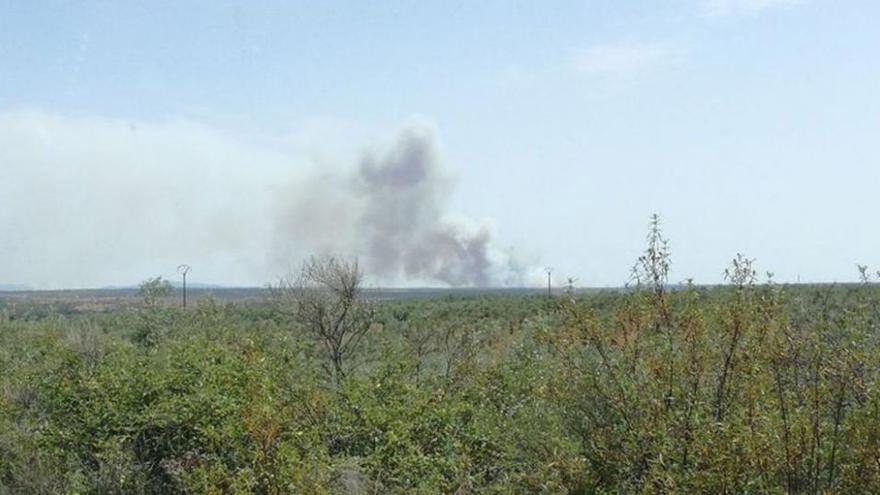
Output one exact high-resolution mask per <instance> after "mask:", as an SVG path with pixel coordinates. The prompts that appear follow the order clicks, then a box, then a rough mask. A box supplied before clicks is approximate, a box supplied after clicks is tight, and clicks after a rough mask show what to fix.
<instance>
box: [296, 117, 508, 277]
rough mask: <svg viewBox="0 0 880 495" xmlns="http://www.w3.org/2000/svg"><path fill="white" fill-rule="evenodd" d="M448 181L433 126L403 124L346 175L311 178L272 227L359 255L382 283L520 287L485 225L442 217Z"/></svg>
mask: <svg viewBox="0 0 880 495" xmlns="http://www.w3.org/2000/svg"><path fill="white" fill-rule="evenodd" d="M316 185H317V187H316ZM452 186H453V181H452V180H451V179H450V178H449V177H448V176H447V175H446V174H445V173H444V171H443V169H442V167H441V161H440V158H439V151H438V146H437V142H436V139H435V137H434V133H433V131H432V130H431V129H430V128H429V127H427V126H424V125H418V124H416V125H411V126H409V127H407V128H405V129H403V130H401V131H400V132H399V134H398V135H397V136H396V138H395V139H394V141H393V142H392V143H391V144H390V146H388V148H387V149H385V150H384V151H379V152H376V151H368V152H364V153H363V155H362V156H361V157H360V160H359V163H358V164H357V167H356V168H355V169H354V170H353V171H352V172H351V173H350V175H349V176H347V177H336V178H330V177H323V178H319V179H315V180H313V181H311V183H310V184H309V185H308V190H307V191H303V192H302V193H300V194H299V195H298V197H297V198H296V200H295V201H294V203H293V204H292V205H291V206H290V208H291V211H292V212H294V213H292V214H287V215H282V217H281V218H282V220H283V221H282V223H281V224H280V225H279V228H280V229H281V230H282V231H285V232H289V233H291V232H300V233H303V236H304V237H305V238H306V239H307V240H306V242H308V243H310V244H311V245H312V246H313V247H314V248H315V249H314V250H316V251H319V252H320V251H324V252H332V251H334V250H335V251H340V250H341V251H343V252H345V253H350V254H354V255H357V256H360V257H361V259H362V261H363V262H364V265H365V268H366V270H367V273H369V274H372V275H374V276H378V277H381V278H384V279H386V280H394V281H410V282H412V281H416V282H422V283H437V282H441V283H443V284H448V285H450V286H473V287H485V286H489V285H519V284H522V283H523V269H522V268H521V266H522V264H521V263H519V262H517V261H516V260H515V259H514V257H513V256H511V255H510V253H509V252H507V251H506V250H504V249H501V248H499V247H498V246H497V244H496V243H495V242H493V236H492V231H491V229H490V227H489V226H488V225H485V224H477V223H474V222H472V221H468V220H467V219H453V218H452V217H450V216H449V215H448V213H447V207H448V203H449V197H450V194H451V193H452V189H453V188H452ZM316 215H319V216H317V217H316ZM328 229H329V230H328ZM316 241H317V242H316Z"/></svg>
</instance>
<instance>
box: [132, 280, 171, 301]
mask: <svg viewBox="0 0 880 495" xmlns="http://www.w3.org/2000/svg"><path fill="white" fill-rule="evenodd" d="M139 288H140V295H141V296H142V297H143V298H144V302H146V303H147V306H150V307H153V306H156V304H157V303H158V302H159V300H160V299H162V298H164V297H168V296H170V295H171V293H172V292H174V287H173V286H172V285H171V282H169V281H167V280H165V279H163V278H162V277H161V276H159V277H155V278H148V279H146V280H144V281H143V282H141V285H140V286H139Z"/></svg>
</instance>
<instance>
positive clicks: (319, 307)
mask: <svg viewBox="0 0 880 495" xmlns="http://www.w3.org/2000/svg"><path fill="white" fill-rule="evenodd" d="M666 259H667V258H666V254H665V253H664V251H663V249H662V248H661V247H658V246H656V245H655V246H653V247H649V249H648V251H647V252H646V255H645V257H643V258H642V259H641V260H640V265H639V266H638V267H637V268H638V269H637V278H636V280H637V281H638V283H636V284H634V285H633V286H632V287H630V288H629V289H626V290H617V291H598V292H593V293H589V294H556V295H554V296H553V297H548V296H547V295H541V294H535V293H522V294H517V293H510V294H503V295H491V294H465V295H447V296H443V297H419V298H405V299H387V300H376V299H372V300H371V299H369V298H363V297H361V293H360V292H359V291H358V290H357V289H358V280H357V279H346V278H345V276H346V275H351V274H352V273H356V267H352V266H351V265H346V264H344V263H338V262H335V261H332V260H331V261H330V262H329V263H328V262H327V261H326V260H325V261H324V262H315V265H314V266H313V267H312V268H316V267H318V268H321V267H323V268H325V269H326V268H329V271H325V272H315V271H311V272H308V273H306V271H304V273H305V274H306V275H308V276H307V277H305V279H300V280H299V282H298V283H291V284H289V285H284V286H279V287H278V288H276V289H275V290H273V291H272V292H271V294H264V295H263V297H262V298H248V299H247V300H237V301H235V300H227V301H223V300H217V299H212V298H209V297H203V298H201V299H199V300H198V301H197V302H195V303H193V304H190V306H189V307H188V308H186V309H183V308H180V307H177V306H176V300H172V299H170V298H168V296H163V295H162V293H155V292H150V291H149V290H148V291H146V292H145V293H144V294H143V296H144V298H143V300H142V301H141V302H139V303H138V304H128V303H127V304H122V305H118V306H113V307H105V306H101V307H99V308H89V307H80V308H71V307H64V308H62V309H64V311H61V310H59V308H58V307H57V306H56V307H55V308H54V309H51V308H50V310H46V311H36V310H35V307H34V306H33V305H31V306H28V305H27V304H25V303H24V302H22V301H17V302H16V303H15V304H12V303H10V301H9V300H6V301H5V302H4V306H3V309H0V493H400V494H403V493H407V494H409V493H426V494H427V493H457V494H465V493H499V494H500V493H731V494H732V493H880V349H878V345H880V290H878V288H877V287H875V286H874V285H872V284H871V283H869V282H870V280H869V279H868V277H867V276H865V283H863V284H853V285H843V286H783V285H776V284H774V283H772V281H770V282H763V281H762V282H760V283H759V282H757V280H756V273H755V272H754V270H753V269H752V266H751V262H750V260H748V259H746V258H743V257H738V258H737V259H736V260H734V263H733V264H732V265H731V267H730V269H729V270H728V281H729V284H727V285H725V286H719V287H714V288H706V287H695V286H685V287H682V288H676V289H675V290H670V289H669V288H668V287H667V286H666V281H665V276H666V265H665V260H666ZM321 263H323V265H321ZM318 265H321V266H318ZM351 268H355V271H351ZM303 280H306V281H309V282H311V283H310V284H306V283H303ZM337 282H338V283H337ZM349 289H351V290H349Z"/></svg>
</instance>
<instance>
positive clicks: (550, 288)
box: [544, 266, 553, 297]
mask: <svg viewBox="0 0 880 495" xmlns="http://www.w3.org/2000/svg"><path fill="white" fill-rule="evenodd" d="M544 271H546V272H547V297H553V286H552V284H551V278H550V274H552V273H553V268H552V267H549V266H548V267H546V268H544Z"/></svg>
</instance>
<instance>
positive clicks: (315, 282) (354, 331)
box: [275, 256, 373, 379]
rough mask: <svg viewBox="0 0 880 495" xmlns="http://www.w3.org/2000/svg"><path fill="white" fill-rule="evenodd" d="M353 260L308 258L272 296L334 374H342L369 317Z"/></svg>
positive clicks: (368, 325) (348, 364)
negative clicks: (290, 316)
mask: <svg viewBox="0 0 880 495" xmlns="http://www.w3.org/2000/svg"><path fill="white" fill-rule="evenodd" d="M362 282H363V272H361V271H360V269H359V268H358V262H357V260H345V259H341V258H336V257H332V256H328V257H312V258H310V259H309V260H308V261H306V262H305V263H303V265H302V269H301V270H300V273H299V274H298V275H297V276H296V277H293V278H291V277H288V278H287V279H283V280H281V282H280V283H279V285H278V287H277V288H275V289H276V290H275V293H276V297H278V298H280V299H281V300H282V302H283V304H284V305H285V306H287V307H288V308H290V310H291V312H292V316H293V318H294V320H295V322H294V323H295V324H299V325H302V328H303V329H304V330H305V332H306V334H307V335H309V336H310V337H311V338H312V340H314V341H315V342H316V343H317V344H318V345H319V347H320V348H321V349H322V350H323V353H324V354H325V356H326V358H327V360H328V362H329V364H330V369H331V371H332V372H333V374H334V377H335V378H337V379H339V378H342V377H344V376H345V374H346V372H347V368H348V367H349V366H350V362H349V361H350V358H351V357H352V354H353V353H354V352H356V350H357V348H358V347H359V345H360V342H361V340H362V339H363V337H364V335H366V333H367V331H368V330H369V329H370V325H371V323H372V320H373V308H372V305H371V304H370V303H369V302H368V301H366V300H365V299H364V297H363V294H362V288H361V284H362Z"/></svg>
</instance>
